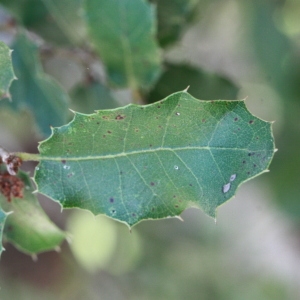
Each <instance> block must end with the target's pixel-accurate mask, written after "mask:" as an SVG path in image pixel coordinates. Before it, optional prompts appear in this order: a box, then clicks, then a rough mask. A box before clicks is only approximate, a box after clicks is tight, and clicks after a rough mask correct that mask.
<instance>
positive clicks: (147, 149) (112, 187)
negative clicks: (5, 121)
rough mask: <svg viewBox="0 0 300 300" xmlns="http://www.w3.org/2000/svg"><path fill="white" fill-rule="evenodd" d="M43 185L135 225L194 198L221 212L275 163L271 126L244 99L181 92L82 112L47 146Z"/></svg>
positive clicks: (43, 147)
mask: <svg viewBox="0 0 300 300" xmlns="http://www.w3.org/2000/svg"><path fill="white" fill-rule="evenodd" d="M39 151H40V160H41V161H40V164H39V165H38V167H37V169H36V172H35V181H36V183H37V186H38V191H39V192H40V193H42V194H45V195H47V196H49V197H50V198H52V199H54V200H56V201H58V202H60V203H61V205H62V206H63V207H65V208H68V207H80V208H84V209H88V210H90V211H92V212H93V213H94V214H106V215H108V216H110V217H112V218H114V219H117V220H120V221H122V222H125V223H127V224H128V225H129V226H132V225H134V224H136V223H138V222H139V221H141V220H144V219H158V218H165V217H170V216H178V215H179V214H180V213H181V212H182V211H183V210H185V209H186V208H187V207H190V206H196V207H201V208H202V209H203V210H204V211H205V212H206V213H207V214H209V215H210V216H212V217H215V215H216V208H217V207H218V206H219V205H221V204H222V203H224V202H225V201H227V200H229V199H230V198H232V197H233V196H234V194H235V192H236V189H237V187H238V186H239V185H240V184H241V183H242V182H244V181H247V180H249V179H250V178H252V177H255V176H257V175H259V174H261V173H263V172H266V171H267V168H268V166H269V164H270V161H271V159H272V157H273V153H274V142H273V137H272V133H271V124H270V123H268V122H265V121H262V120H260V119H258V118H257V117H254V116H253V115H251V114H250V113H249V112H248V110H247V109H246V107H245V103H244V101H199V100H197V99H195V98H193V97H192V96H191V95H190V94H188V93H187V92H185V91H183V92H178V93H175V94H173V95H171V96H169V97H168V98H166V99H164V100H162V101H160V102H158V103H155V104H151V105H146V106H136V105H132V104H131V105H128V106H125V107H123V108H119V109H114V110H103V111H97V112H96V113H95V114H91V115H83V114H79V113H76V114H75V117H74V120H73V121H72V122H71V123H69V124H67V125H65V126H62V127H60V128H54V129H53V133H52V136H51V137H50V138H49V139H47V140H45V141H43V142H42V143H41V144H40V146H39Z"/></svg>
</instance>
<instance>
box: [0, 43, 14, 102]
mask: <svg viewBox="0 0 300 300" xmlns="http://www.w3.org/2000/svg"><path fill="white" fill-rule="evenodd" d="M11 52H12V51H11V50H10V49H9V48H8V47H7V46H6V45H5V43H3V42H0V100H1V99H2V98H10V94H9V87H10V85H11V82H12V81H13V80H14V79H15V74H14V70H13V67H12V61H11Z"/></svg>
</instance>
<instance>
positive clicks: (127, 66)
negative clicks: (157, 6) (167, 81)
mask: <svg viewBox="0 0 300 300" xmlns="http://www.w3.org/2000/svg"><path fill="white" fill-rule="evenodd" d="M85 10H86V20H87V25H88V30H89V33H90V37H91V39H92V41H93V43H94V45H95V48H96V50H97V52H98V53H99V55H100V57H101V59H102V61H103V62H104V64H105V66H106V68H107V73H108V78H109V81H110V83H111V84H113V85H116V86H119V87H130V88H132V89H134V90H135V89H138V88H140V87H143V88H148V87H150V86H151V85H152V84H153V83H154V81H155V80H156V79H157V77H158V75H159V72H160V55H159V49H158V46H157V44H156V42H155V27H154V25H155V11H154V8H153V6H152V5H150V4H148V3H147V2H146V1H145V0H113V1H106V0H85Z"/></svg>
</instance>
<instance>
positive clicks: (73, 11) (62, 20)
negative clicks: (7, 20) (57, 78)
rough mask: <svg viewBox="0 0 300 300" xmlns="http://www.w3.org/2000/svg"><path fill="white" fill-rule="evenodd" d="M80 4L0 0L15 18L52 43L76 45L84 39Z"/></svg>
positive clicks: (77, 0)
mask: <svg viewBox="0 0 300 300" xmlns="http://www.w3.org/2000/svg"><path fill="white" fill-rule="evenodd" d="M81 2H82V1H81V0H22V1H20V0H0V3H1V4H2V5H4V6H5V7H7V8H8V9H9V10H10V11H11V13H12V14H13V15H14V18H15V19H17V20H18V22H20V23H21V24H22V25H23V26H25V27H26V28H28V29H30V30H31V31H34V32H35V33H37V34H38V35H39V36H42V37H43V38H44V39H46V40H50V41H51V42H54V43H59V44H63V45H66V44H68V43H70V42H72V43H78V42H79V41H80V40H82V38H83V32H84V30H83V28H84V22H83V20H82V17H81V14H80V13H79V10H80V9H82V3H81Z"/></svg>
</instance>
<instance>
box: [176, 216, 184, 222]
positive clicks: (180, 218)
mask: <svg viewBox="0 0 300 300" xmlns="http://www.w3.org/2000/svg"><path fill="white" fill-rule="evenodd" d="M174 218H176V219H178V220H179V221H181V222H184V220H183V218H182V217H181V216H175V217H174Z"/></svg>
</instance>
